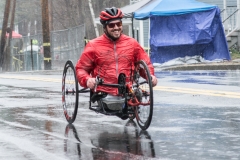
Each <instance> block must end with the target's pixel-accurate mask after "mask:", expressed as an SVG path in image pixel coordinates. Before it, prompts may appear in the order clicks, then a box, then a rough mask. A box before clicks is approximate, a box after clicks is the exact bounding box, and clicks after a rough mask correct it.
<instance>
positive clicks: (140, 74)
mask: <svg viewBox="0 0 240 160" xmlns="http://www.w3.org/2000/svg"><path fill="white" fill-rule="evenodd" d="M68 71H69V72H70V73H72V74H73V75H68ZM69 77H72V78H71V79H70V80H68V78H69ZM128 78H130V82H126V81H125V80H126V76H125V75H124V74H120V75H119V80H118V84H108V83H104V81H103V79H101V78H99V77H98V76H97V77H96V84H97V85H96V86H95V88H94V90H90V89H89V88H82V89H80V90H79V84H78V80H77V78H76V71H75V67H74V66H73V63H72V61H70V60H68V61H67V62H66V64H65V66H64V70H63V78H62V102H63V110H64V115H65V118H66V120H67V121H68V123H70V124H71V123H73V122H74V121H75V119H76V115H77V110H78V102H79V93H87V92H90V100H89V109H90V110H93V111H95V112H97V113H102V114H105V115H116V116H120V115H121V117H124V119H127V118H129V119H131V120H133V119H135V118H136V120H137V123H138V125H139V127H140V128H141V129H142V130H146V129H147V128H148V127H149V126H150V124H151V120H152V114H153V89H152V82H151V75H150V72H149V69H148V66H147V65H146V63H145V62H144V61H142V60H140V61H138V62H136V63H135V65H134V71H133V73H131V75H130V77H128ZM68 84H69V85H70V87H69V86H67V85H68ZM73 84H74V85H73ZM98 85H102V86H108V87H113V88H118V91H119V96H120V97H122V98H123V99H124V106H125V107H123V109H120V110H116V111H115V110H114V111H112V110H111V111H109V110H106V109H105V108H104V107H103V106H104V105H103V102H102V98H104V96H106V94H105V93H103V94H102V93H101V92H96V88H97V86H98ZM144 85H147V87H144ZM69 97H70V98H72V97H74V98H75V100H74V101H75V102H74V103H72V102H70V103H68V100H67V99H68V98H69ZM94 102H98V105H97V106H93V105H92V103H94ZM72 105H74V109H73V111H72V110H71V109H70V107H71V106H72ZM122 119H123V118H122Z"/></svg>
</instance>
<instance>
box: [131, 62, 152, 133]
mask: <svg viewBox="0 0 240 160" xmlns="http://www.w3.org/2000/svg"><path fill="white" fill-rule="evenodd" d="M134 70H135V71H134V81H135V82H136V81H138V83H139V84H140V86H139V87H138V92H139V93H138V94H139V95H141V96H137V97H140V98H138V99H141V100H140V101H141V102H143V103H145V105H139V106H137V107H135V116H136V120H137V123H138V125H139V127H140V128H141V129H142V130H146V129H147V128H148V127H149V126H150V124H151V121H152V114H153V87H152V80H151V79H152V78H151V75H150V72H149V69H148V66H147V65H146V63H145V62H144V61H142V60H141V61H139V62H137V63H136V64H135V69H134ZM148 102H149V103H148Z"/></svg>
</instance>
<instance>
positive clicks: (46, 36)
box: [41, 0, 52, 70]
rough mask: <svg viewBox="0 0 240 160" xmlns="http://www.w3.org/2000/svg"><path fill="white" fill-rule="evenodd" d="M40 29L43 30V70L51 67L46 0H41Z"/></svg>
mask: <svg viewBox="0 0 240 160" xmlns="http://www.w3.org/2000/svg"><path fill="white" fill-rule="evenodd" d="M41 2H42V3H41V4H42V31H43V51H44V59H43V60H44V70H51V69H52V59H51V52H50V30H49V9H48V0H42V1H41Z"/></svg>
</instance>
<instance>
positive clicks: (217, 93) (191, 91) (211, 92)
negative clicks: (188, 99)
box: [0, 75, 240, 99]
mask: <svg viewBox="0 0 240 160" xmlns="http://www.w3.org/2000/svg"><path fill="white" fill-rule="evenodd" d="M0 78H5V79H20V80H32V81H44V82H56V83H62V79H56V78H41V77H23V76H7V75H0ZM153 89H154V90H159V91H165V92H175V93H185V94H194V95H207V96H217V97H227V98H239V99H240V93H238V92H228V91H217V90H205V89H193V88H182V87H167V86H156V87H154V88H153Z"/></svg>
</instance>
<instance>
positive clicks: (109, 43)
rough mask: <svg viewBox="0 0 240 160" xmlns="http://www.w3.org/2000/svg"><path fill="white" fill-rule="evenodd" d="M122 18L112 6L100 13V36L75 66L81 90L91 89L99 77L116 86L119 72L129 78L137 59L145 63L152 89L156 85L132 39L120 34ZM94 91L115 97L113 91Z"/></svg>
mask: <svg viewBox="0 0 240 160" xmlns="http://www.w3.org/2000/svg"><path fill="white" fill-rule="evenodd" d="M122 18H123V13H122V11H121V10H120V9H117V8H115V7H112V8H106V9H105V10H104V11H102V12H101V13H100V22H101V24H102V25H103V29H104V34H103V35H102V36H100V37H97V38H95V39H93V40H91V41H89V42H88V44H87V45H86V47H85V49H84V51H83V53H82V55H81V57H80V59H79V60H78V62H77V64H76V75H77V79H78V81H79V84H80V85H81V86H82V87H88V88H91V89H93V88H94V87H95V85H96V81H95V77H96V76H99V77H100V78H102V79H103V80H104V83H111V84H117V83H118V76H119V75H120V74H121V73H123V74H125V75H126V77H130V75H131V73H132V71H133V66H134V63H135V62H137V61H139V60H144V61H145V62H146V64H147V65H148V67H149V70H150V73H151V76H152V83H153V86H156V85H157V78H156V77H155V76H154V68H153V66H152V63H151V62H150V59H149V57H148V55H147V54H146V53H145V51H144V50H143V48H142V47H141V46H140V45H139V43H138V42H137V41H136V40H135V39H134V38H131V37H129V36H126V35H124V34H123V33H122V31H123V29H122ZM129 81H130V78H127V79H126V82H129ZM96 91H97V92H105V93H107V94H110V95H113V96H118V89H117V88H112V87H108V86H101V85H99V86H98V87H97V88H96Z"/></svg>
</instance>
